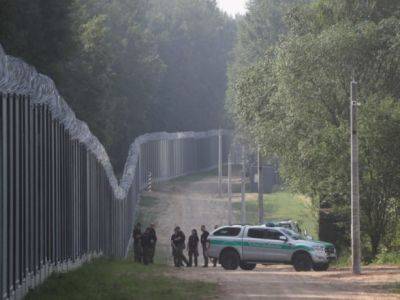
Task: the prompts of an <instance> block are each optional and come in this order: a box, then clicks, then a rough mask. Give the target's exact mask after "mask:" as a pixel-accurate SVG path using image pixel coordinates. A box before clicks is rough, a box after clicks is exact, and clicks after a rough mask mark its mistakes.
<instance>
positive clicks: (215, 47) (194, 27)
mask: <svg viewBox="0 0 400 300" xmlns="http://www.w3.org/2000/svg"><path fill="white" fill-rule="evenodd" d="M234 33H235V23H234V21H233V20H232V19H230V18H228V17H227V16H226V15H225V14H223V13H222V12H221V11H219V10H218V8H217V7H216V2H215V1H213V0H196V1H192V0H170V1H164V0H57V1H51V0H37V1H36V0H35V1H30V0H0V42H1V43H2V45H3V46H4V47H5V49H6V51H7V53H10V54H12V55H15V56H20V57H22V58H23V59H25V60H26V61H27V62H29V63H31V64H33V65H34V66H35V67H36V68H37V69H38V70H39V71H40V72H42V73H45V74H47V75H49V76H50V77H52V78H53V79H54V81H55V82H56V85H57V87H58V89H59V90H60V93H61V94H62V95H63V96H64V97H65V98H66V100H67V102H68V103H69V104H70V105H71V107H72V108H73V109H74V111H75V112H76V114H77V115H78V117H79V118H80V119H82V120H84V121H86V122H88V124H89V126H90V128H91V129H92V131H93V132H94V134H96V135H97V136H98V137H99V139H100V140H101V141H102V142H103V144H104V145H105V146H106V148H107V150H108V152H109V153H110V156H111V159H112V161H113V164H114V166H115V168H116V171H117V172H121V171H122V168H123V164H124V162H125V159H126V154H127V152H128V147H129V145H130V143H131V142H132V141H133V140H134V138H135V137H136V136H138V135H140V134H143V133H146V132H149V131H154V130H157V131H158V130H165V131H176V130H207V129H210V128H217V127H218V126H221V125H222V124H223V121H224V113H223V106H224V100H223V98H224V93H225V89H226V65H227V60H228V54H229V52H230V49H231V48H232V45H233V39H234Z"/></svg>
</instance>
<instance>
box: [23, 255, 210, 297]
mask: <svg viewBox="0 0 400 300" xmlns="http://www.w3.org/2000/svg"><path fill="white" fill-rule="evenodd" d="M167 271H168V267H167V266H163V265H152V266H144V265H141V264H136V263H133V262H131V261H126V260H125V261H122V260H107V259H97V260H95V261H93V262H92V263H87V264H85V265H83V266H82V267H81V268H78V269H77V270H74V271H71V272H68V273H55V274H53V275H51V276H50V277H49V278H48V279H47V280H46V281H45V282H44V283H43V284H42V285H40V286H39V287H38V288H36V289H34V290H32V291H30V292H29V293H28V295H27V296H26V299H27V300H47V299H48V300H53V299H59V300H63V299H65V300H75V299H76V300H80V299H82V300H88V299H98V300H102V299H105V300H106V299H107V300H109V299H111V300H119V299H121V300H122V299H154V300H157V299H205V298H211V297H212V296H213V295H214V294H215V292H216V284H213V283H204V282H194V281H186V280H182V279H177V278H172V277H169V276H168V275H167V274H166V272H167Z"/></svg>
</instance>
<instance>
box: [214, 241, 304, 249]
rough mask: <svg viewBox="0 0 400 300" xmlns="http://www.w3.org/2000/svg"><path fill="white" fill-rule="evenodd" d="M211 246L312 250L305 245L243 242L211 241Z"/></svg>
mask: <svg viewBox="0 0 400 300" xmlns="http://www.w3.org/2000/svg"><path fill="white" fill-rule="evenodd" d="M210 243H211V245H219V246H231V247H241V246H244V247H256V248H265V249H280V250H305V251H311V250H312V248H311V247H308V246H305V245H296V246H294V245H289V244H274V243H265V242H241V241H224V240H211V241H210Z"/></svg>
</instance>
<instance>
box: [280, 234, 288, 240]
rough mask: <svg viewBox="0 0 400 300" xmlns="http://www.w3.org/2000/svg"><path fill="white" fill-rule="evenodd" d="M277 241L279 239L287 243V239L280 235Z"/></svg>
mask: <svg viewBox="0 0 400 300" xmlns="http://www.w3.org/2000/svg"><path fill="white" fill-rule="evenodd" d="M279 239H280V240H281V241H284V242H287V241H288V238H287V237H286V236H284V235H281V236H280V237H279Z"/></svg>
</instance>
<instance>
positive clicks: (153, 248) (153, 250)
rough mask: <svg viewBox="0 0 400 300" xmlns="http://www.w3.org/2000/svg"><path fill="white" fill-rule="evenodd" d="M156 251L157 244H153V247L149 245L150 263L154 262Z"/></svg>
mask: <svg viewBox="0 0 400 300" xmlns="http://www.w3.org/2000/svg"><path fill="white" fill-rule="evenodd" d="M155 252H156V245H155V244H154V245H152V246H151V247H149V263H151V264H152V263H153V262H154V254H155Z"/></svg>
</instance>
